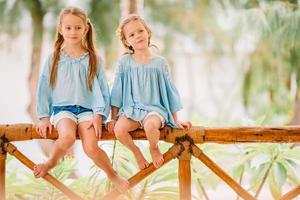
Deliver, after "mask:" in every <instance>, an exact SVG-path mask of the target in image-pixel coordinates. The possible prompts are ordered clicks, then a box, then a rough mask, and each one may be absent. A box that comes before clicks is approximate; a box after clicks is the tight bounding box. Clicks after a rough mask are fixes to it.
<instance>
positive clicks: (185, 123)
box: [175, 120, 192, 129]
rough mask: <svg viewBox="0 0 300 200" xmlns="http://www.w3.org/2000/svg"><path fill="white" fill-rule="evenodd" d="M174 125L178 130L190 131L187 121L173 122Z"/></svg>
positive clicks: (189, 124) (189, 123)
mask: <svg viewBox="0 0 300 200" xmlns="http://www.w3.org/2000/svg"><path fill="white" fill-rule="evenodd" d="M175 123H176V125H177V126H178V128H181V129H184V128H186V129H190V128H191V127H192V123H191V122H190V121H187V122H183V121H179V120H177V121H175Z"/></svg>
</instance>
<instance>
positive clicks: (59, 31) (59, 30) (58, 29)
mask: <svg viewBox="0 0 300 200" xmlns="http://www.w3.org/2000/svg"><path fill="white" fill-rule="evenodd" d="M57 32H58V33H59V34H61V35H62V31H61V26H59V27H57Z"/></svg>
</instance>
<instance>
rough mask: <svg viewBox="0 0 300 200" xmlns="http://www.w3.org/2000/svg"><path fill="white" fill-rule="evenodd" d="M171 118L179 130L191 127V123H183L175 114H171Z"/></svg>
mask: <svg viewBox="0 0 300 200" xmlns="http://www.w3.org/2000/svg"><path fill="white" fill-rule="evenodd" d="M172 116H173V119H174V121H175V123H176V125H177V126H178V128H181V129H184V128H187V129H190V128H191V127H192V123H191V122H190V121H186V122H184V121H180V120H178V117H177V112H174V113H173V114H172Z"/></svg>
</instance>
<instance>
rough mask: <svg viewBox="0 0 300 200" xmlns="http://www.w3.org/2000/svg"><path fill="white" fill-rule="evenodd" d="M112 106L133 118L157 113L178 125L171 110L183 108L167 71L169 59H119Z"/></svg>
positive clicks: (128, 55) (157, 57) (168, 123)
mask: <svg viewBox="0 0 300 200" xmlns="http://www.w3.org/2000/svg"><path fill="white" fill-rule="evenodd" d="M111 105H112V106H115V107H118V108H119V113H118V115H122V114H124V115H125V116H126V117H128V118H131V119H133V120H135V121H141V120H143V119H144V118H145V116H146V115H147V113H149V112H151V111H156V112H158V113H159V114H160V115H161V116H162V117H163V118H164V119H165V120H166V124H167V125H168V126H171V127H174V128H175V127H177V125H176V123H175V121H174V119H173V116H172V113H174V112H177V111H179V110H180V109H181V108H182V104H181V101H180V96H179V94H178V91H177V89H176V87H175V85H174V84H173V82H172V80H171V77H170V74H169V72H168V62H167V61H166V59H164V58H163V57H161V56H158V55H156V56H155V57H154V58H153V59H152V60H151V61H149V63H147V64H140V63H138V62H136V61H135V60H134V59H133V57H132V55H131V54H127V55H124V56H123V57H122V58H121V59H120V61H119V66H118V70H117V72H116V75H115V80H114V84H113V87H112V91H111Z"/></svg>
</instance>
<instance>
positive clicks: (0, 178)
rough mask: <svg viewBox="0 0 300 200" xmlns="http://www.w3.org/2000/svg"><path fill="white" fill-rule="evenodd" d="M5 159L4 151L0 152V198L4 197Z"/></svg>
mask: <svg viewBox="0 0 300 200" xmlns="http://www.w3.org/2000/svg"><path fill="white" fill-rule="evenodd" d="M5 161H6V152H4V151H2V152H1V153H0V199H5Z"/></svg>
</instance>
